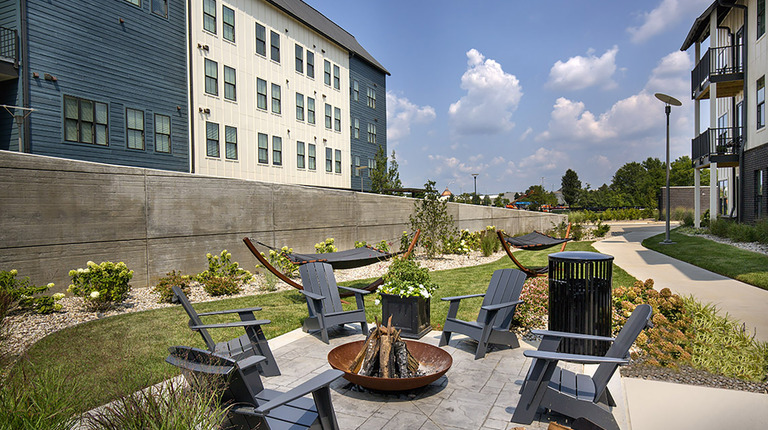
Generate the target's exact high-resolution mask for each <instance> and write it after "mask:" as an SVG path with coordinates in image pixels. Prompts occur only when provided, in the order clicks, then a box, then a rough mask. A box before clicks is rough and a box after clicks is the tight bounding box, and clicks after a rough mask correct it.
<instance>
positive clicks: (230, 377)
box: [165, 346, 344, 430]
mask: <svg viewBox="0 0 768 430" xmlns="http://www.w3.org/2000/svg"><path fill="white" fill-rule="evenodd" d="M168 350H169V352H170V355H169V356H168V357H167V358H166V359H165V361H166V362H168V363H170V364H172V365H174V366H176V367H178V368H180V369H181V370H182V373H183V374H184V376H185V378H186V379H187V381H189V383H190V385H191V386H192V387H193V388H199V387H200V384H205V385H203V386H204V387H210V386H214V387H222V388H221V389H222V390H223V393H222V396H221V398H220V402H221V405H222V406H225V407H226V406H230V407H231V408H230V410H229V411H228V413H227V416H226V417H225V423H223V426H222V428H227V429H240V430H251V429H257V428H258V429H307V428H313V429H323V430H337V429H338V428H339V424H338V422H337V420H336V413H335V412H334V410H333V404H332V403H331V391H330V388H329V385H330V384H331V383H332V382H333V381H335V380H337V379H339V378H340V377H341V376H342V375H344V372H342V371H340V370H335V369H330V370H326V371H325V372H323V373H321V374H319V375H317V376H315V377H313V378H312V379H310V380H308V381H306V382H304V383H302V384H301V385H299V386H297V387H295V388H293V389H291V390H290V391H288V392H286V393H281V392H279V391H274V390H268V389H265V388H264V385H263V384H262V382H261V377H260V376H259V372H258V370H257V368H258V365H259V363H260V362H262V361H263V360H264V357H262V356H258V355H254V356H251V357H248V358H247V359H245V360H239V361H237V360H233V359H232V358H229V357H224V356H223V355H219V354H216V353H212V352H210V351H205V350H202V349H197V348H190V347H188V346H174V347H171V348H169V349H168ZM308 394H312V397H313V400H310V399H309V398H306V397H304V396H306V395H308Z"/></svg>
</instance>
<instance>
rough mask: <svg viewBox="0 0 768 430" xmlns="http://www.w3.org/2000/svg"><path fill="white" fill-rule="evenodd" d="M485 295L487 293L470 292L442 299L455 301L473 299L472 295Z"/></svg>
mask: <svg viewBox="0 0 768 430" xmlns="http://www.w3.org/2000/svg"><path fill="white" fill-rule="evenodd" d="M483 296H485V293H482V294H468V295H466V296H454V297H443V298H442V300H445V301H449V302H453V301H455V300H461V299H471V298H472V297H483Z"/></svg>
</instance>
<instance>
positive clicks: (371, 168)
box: [365, 158, 376, 178]
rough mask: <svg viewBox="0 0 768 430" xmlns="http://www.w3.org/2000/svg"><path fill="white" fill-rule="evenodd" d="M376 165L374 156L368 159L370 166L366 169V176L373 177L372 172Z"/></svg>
mask: <svg viewBox="0 0 768 430" xmlns="http://www.w3.org/2000/svg"><path fill="white" fill-rule="evenodd" d="M374 167H376V160H374V159H373V158H369V159H368V168H367V169H366V170H365V176H367V177H369V178H370V177H371V172H372V171H373V168H374Z"/></svg>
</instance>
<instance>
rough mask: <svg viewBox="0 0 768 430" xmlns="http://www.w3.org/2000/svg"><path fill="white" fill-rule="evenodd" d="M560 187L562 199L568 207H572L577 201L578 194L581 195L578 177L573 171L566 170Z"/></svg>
mask: <svg viewBox="0 0 768 430" xmlns="http://www.w3.org/2000/svg"><path fill="white" fill-rule="evenodd" d="M560 184H561V186H562V190H561V191H562V192H563V198H564V199H565V203H566V204H568V206H574V205H575V204H576V203H577V202H578V201H579V194H580V193H581V181H580V180H579V175H578V174H576V172H575V171H573V170H571V169H568V170H566V171H565V175H563V178H562V180H561V181H560Z"/></svg>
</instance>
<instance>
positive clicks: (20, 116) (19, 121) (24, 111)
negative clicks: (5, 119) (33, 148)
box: [0, 105, 34, 152]
mask: <svg viewBox="0 0 768 430" xmlns="http://www.w3.org/2000/svg"><path fill="white" fill-rule="evenodd" d="M0 107H3V108H5V110H6V111H7V112H8V113H9V114H11V116H12V117H13V119H15V120H16V125H18V126H19V152H27V150H29V148H24V141H22V139H21V127H22V125H24V120H25V119H26V118H27V117H28V116H29V114H31V113H32V112H34V109H32V108H25V107H21V106H9V105H0ZM13 110H19V111H21V113H17V114H15V113H13ZM25 149H26V150H25Z"/></svg>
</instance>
